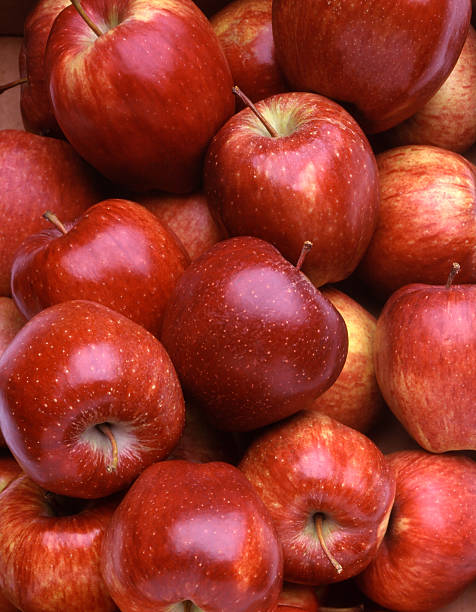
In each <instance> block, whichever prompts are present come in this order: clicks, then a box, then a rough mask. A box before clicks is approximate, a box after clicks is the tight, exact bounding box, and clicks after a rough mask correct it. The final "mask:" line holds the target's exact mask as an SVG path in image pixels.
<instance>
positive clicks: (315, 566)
mask: <svg viewBox="0 0 476 612" xmlns="http://www.w3.org/2000/svg"><path fill="white" fill-rule="evenodd" d="M238 467H239V468H240V469H241V470H242V472H243V473H244V475H245V476H246V477H247V478H248V480H249V481H250V482H251V484H252V485H253V486H254V487H255V489H256V491H257V492H258V494H259V496H260V497H261V499H262V500H263V502H264V505H265V506H266V508H267V509H268V511H269V513H270V515H271V517H272V519H273V522H274V525H275V527H276V531H277V533H278V537H279V540H280V542H281V544H282V546H283V555H284V579H285V580H289V581H291V582H297V583H302V584H309V585H324V584H329V583H332V582H338V581H342V580H346V579H347V578H350V577H352V576H355V575H356V574H358V573H359V572H361V571H362V570H363V569H364V568H365V567H366V566H367V565H368V564H369V563H370V561H371V560H372V559H373V558H374V557H375V555H376V553H377V549H378V547H379V545H380V543H381V541H382V538H383V536H384V533H385V530H386V527H387V522H388V519H389V516H390V511H391V508H392V504H393V500H394V497H395V480H394V477H393V474H392V472H391V470H390V469H389V467H388V465H387V463H386V461H385V457H384V456H383V454H382V453H381V452H380V451H379V449H378V448H377V447H376V446H375V444H373V442H371V441H370V440H369V439H368V438H367V437H366V436H364V435H363V434H361V433H360V432H358V431H356V430H355V429H352V428H350V427H347V426H346V425H343V424H342V423H339V422H338V421H336V420H334V419H332V418H331V417H328V416H326V415H323V414H319V413H318V412H302V413H300V414H297V415H294V416H293V417H291V418H290V419H288V420H287V421H285V422H283V423H278V424H276V425H274V426H273V427H271V428H269V429H268V430H267V431H265V432H264V433H263V434H262V435H261V436H259V437H258V438H257V439H256V440H255V441H254V442H253V443H252V444H251V445H250V447H249V448H248V450H247V451H246V453H245V455H244V457H243V459H242V460H241V462H240V463H239V466H238Z"/></svg>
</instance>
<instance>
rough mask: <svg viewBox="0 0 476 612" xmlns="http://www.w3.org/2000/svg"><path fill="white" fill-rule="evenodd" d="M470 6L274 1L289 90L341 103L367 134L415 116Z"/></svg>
mask: <svg viewBox="0 0 476 612" xmlns="http://www.w3.org/2000/svg"><path fill="white" fill-rule="evenodd" d="M470 17H471V3H470V0H430V1H427V2H418V1H415V0H403V1H401V2H398V3H395V2H394V1H393V0H382V1H380V2H378V3H374V4H372V5H371V6H369V3H368V2H367V0H357V1H356V2H328V0H298V1H296V0H274V1H273V17H272V19H273V34H274V41H275V45H276V53H277V57H278V61H279V63H280V65H281V68H282V69H283V72H284V74H285V75H286V77H287V80H288V81H289V83H290V84H291V86H292V87H293V88H294V89H295V90H298V91H315V92H317V93H320V94H322V95H324V96H328V97H329V98H332V99H335V100H339V101H341V102H343V103H344V102H345V103H347V104H348V105H349V107H350V108H352V110H353V112H355V115H356V117H357V118H358V120H359V123H360V124H361V125H362V126H363V128H364V129H365V131H366V132H369V133H374V132H380V131H383V130H386V129H389V128H390V127H393V126H394V125H396V124H397V123H399V122H400V121H403V120H404V119H406V118H407V117H409V116H410V115H413V114H414V113H415V112H416V111H417V110H418V109H419V108H421V107H422V106H423V105H424V104H425V102H426V101H427V100H428V99H429V98H430V97H431V96H432V95H433V94H434V93H435V92H436V91H437V90H438V88H439V87H440V86H441V85H442V83H443V82H444V80H445V79H446V78H447V77H448V75H449V74H450V72H451V70H452V69H453V67H454V65H455V63H456V61H457V59H458V56H459V54H460V52H461V49H462V47H463V44H464V41H465V38H466V35H467V32H468V27H469V21H470Z"/></svg>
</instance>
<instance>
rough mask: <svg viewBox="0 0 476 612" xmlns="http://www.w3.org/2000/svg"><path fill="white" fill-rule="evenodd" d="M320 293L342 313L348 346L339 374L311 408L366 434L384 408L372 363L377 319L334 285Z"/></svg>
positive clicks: (324, 288)
mask: <svg viewBox="0 0 476 612" xmlns="http://www.w3.org/2000/svg"><path fill="white" fill-rule="evenodd" d="M321 292H322V295H323V296H324V297H326V298H327V299H328V300H329V301H330V302H332V304H334V306H335V307H336V308H337V310H338V311H339V312H340V314H341V315H342V318H343V319H344V321H345V324H346V327H347V333H348V336H349V348H348V351H347V359H346V361H345V364H344V367H343V368H342V371H341V373H340V374H339V377H338V378H337V380H336V381H335V383H334V384H333V385H332V386H331V387H330V388H329V389H328V390H327V391H326V392H325V393H323V394H322V395H320V396H319V397H318V398H317V399H316V400H314V402H313V404H312V406H311V410H317V411H318V412H321V413H323V414H327V415H328V416H331V417H332V418H334V419H336V420H337V421H340V422H341V423H344V425H348V426H349V427H353V428H354V429H358V430H359V431H361V432H363V433H365V432H366V431H367V430H368V429H369V428H370V427H371V426H372V425H373V424H374V423H375V422H376V420H377V418H378V416H379V415H380V413H381V412H382V409H383V399H382V395H381V393H380V390H379V387H378V385H377V379H376V377H375V370H374V365H373V345H374V336H375V328H376V319H375V317H374V316H373V315H372V314H371V313H370V312H369V311H368V310H366V309H365V308H363V307H362V306H361V305H360V304H359V303H358V302H356V301H355V300H354V299H353V298H351V297H350V296H348V295H346V294H345V293H343V292H342V291H339V290H338V289H336V288H334V287H330V286H329V287H323V288H322V290H321Z"/></svg>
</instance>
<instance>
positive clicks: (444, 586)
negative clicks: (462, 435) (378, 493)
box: [357, 451, 476, 612]
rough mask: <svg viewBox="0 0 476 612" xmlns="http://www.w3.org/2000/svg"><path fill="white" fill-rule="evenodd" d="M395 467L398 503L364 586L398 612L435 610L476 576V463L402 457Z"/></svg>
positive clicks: (392, 460)
mask: <svg viewBox="0 0 476 612" xmlns="http://www.w3.org/2000/svg"><path fill="white" fill-rule="evenodd" d="M388 463H389V466H390V467H391V468H392V469H393V471H394V472H395V476H396V482H397V488H396V496H395V504H394V507H393V510H392V514H391V517H390V522H389V525H388V529H387V533H386V535H385V537H384V539H383V542H382V544H381V546H380V548H379V550H378V552H377V556H376V557H375V559H374V560H373V561H372V563H371V564H370V565H369V566H368V567H367V569H365V570H364V572H363V573H362V574H360V576H358V577H357V582H358V584H359V586H360V588H361V589H362V590H363V591H364V593H365V594H366V595H367V596H369V597H370V598H371V599H373V600H374V601H376V602H377V603H379V604H380V605H382V606H386V607H388V608H391V609H392V610H402V611H411V612H426V611H430V610H431V611H434V610H435V609H436V608H438V607H439V606H442V605H444V604H446V603H448V602H449V601H451V600H452V599H454V598H455V597H457V595H458V594H459V593H460V592H461V591H462V590H463V589H464V588H465V587H466V586H467V585H468V584H469V583H471V582H472V581H473V580H474V579H475V577H476V548H475V546H474V542H475V539H476V462H474V461H472V460H471V459H469V458H467V457H463V456H456V455H433V454H430V453H426V452H425V451H400V452H396V453H392V454H391V455H389V456H388Z"/></svg>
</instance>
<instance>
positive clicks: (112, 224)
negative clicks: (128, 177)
mask: <svg viewBox="0 0 476 612" xmlns="http://www.w3.org/2000/svg"><path fill="white" fill-rule="evenodd" d="M52 220H53V222H54V223H55V224H56V225H58V228H57V227H53V226H52V227H51V229H47V230H43V231H42V232H40V233H38V234H32V235H31V236H29V237H28V238H27V239H26V240H25V241H24V242H23V243H22V245H21V246H20V248H19V249H18V251H17V254H16V257H15V260H14V262H13V265H12V276H11V286H12V295H13V299H14V300H15V303H16V305H17V306H18V308H19V309H20V311H21V312H22V313H23V314H24V315H25V317H27V318H31V317H33V316H34V315H35V314H37V313H38V312H40V311H41V310H43V309H44V308H47V307H48V306H52V305H53V304H59V303H60V302H67V301H68V300H80V299H83V300H93V301H95V302H99V303H100V304H104V306H109V307H110V308H112V309H113V310H116V311H117V312H120V313H121V314H123V315H125V316H126V317H129V318H130V319H132V320H133V321H135V322H136V323H139V325H142V326H143V327H145V328H146V329H147V330H148V331H150V332H151V333H153V334H158V333H159V331H160V327H161V320H162V313H163V311H164V308H165V305H166V303H167V301H168V299H169V297H170V295H171V293H172V290H173V288H174V286H175V284H176V282H177V280H178V278H179V277H180V275H181V274H182V273H183V271H184V270H185V268H186V267H187V265H188V264H189V259H188V256H187V254H186V253H185V251H184V250H183V248H182V245H181V244H180V243H179V241H178V240H177V238H176V237H175V234H172V233H171V232H169V231H168V229H167V228H166V227H165V226H164V225H163V224H162V223H161V222H160V221H159V219H157V217H156V216H155V215H153V214H152V213H151V212H149V211H148V210H146V209H145V208H144V207H143V206H141V205H140V204H136V203H135V202H129V201H128V200H117V199H114V200H104V201H102V202H99V203H98V204H96V205H94V206H92V207H90V208H89V209H88V210H87V211H86V212H85V213H83V215H81V216H80V217H79V218H78V219H76V221H75V222H74V223H72V224H69V225H67V226H66V227H65V226H64V225H62V224H61V223H60V222H59V221H58V220H57V219H56V218H55V217H54V216H53V217H52Z"/></svg>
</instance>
